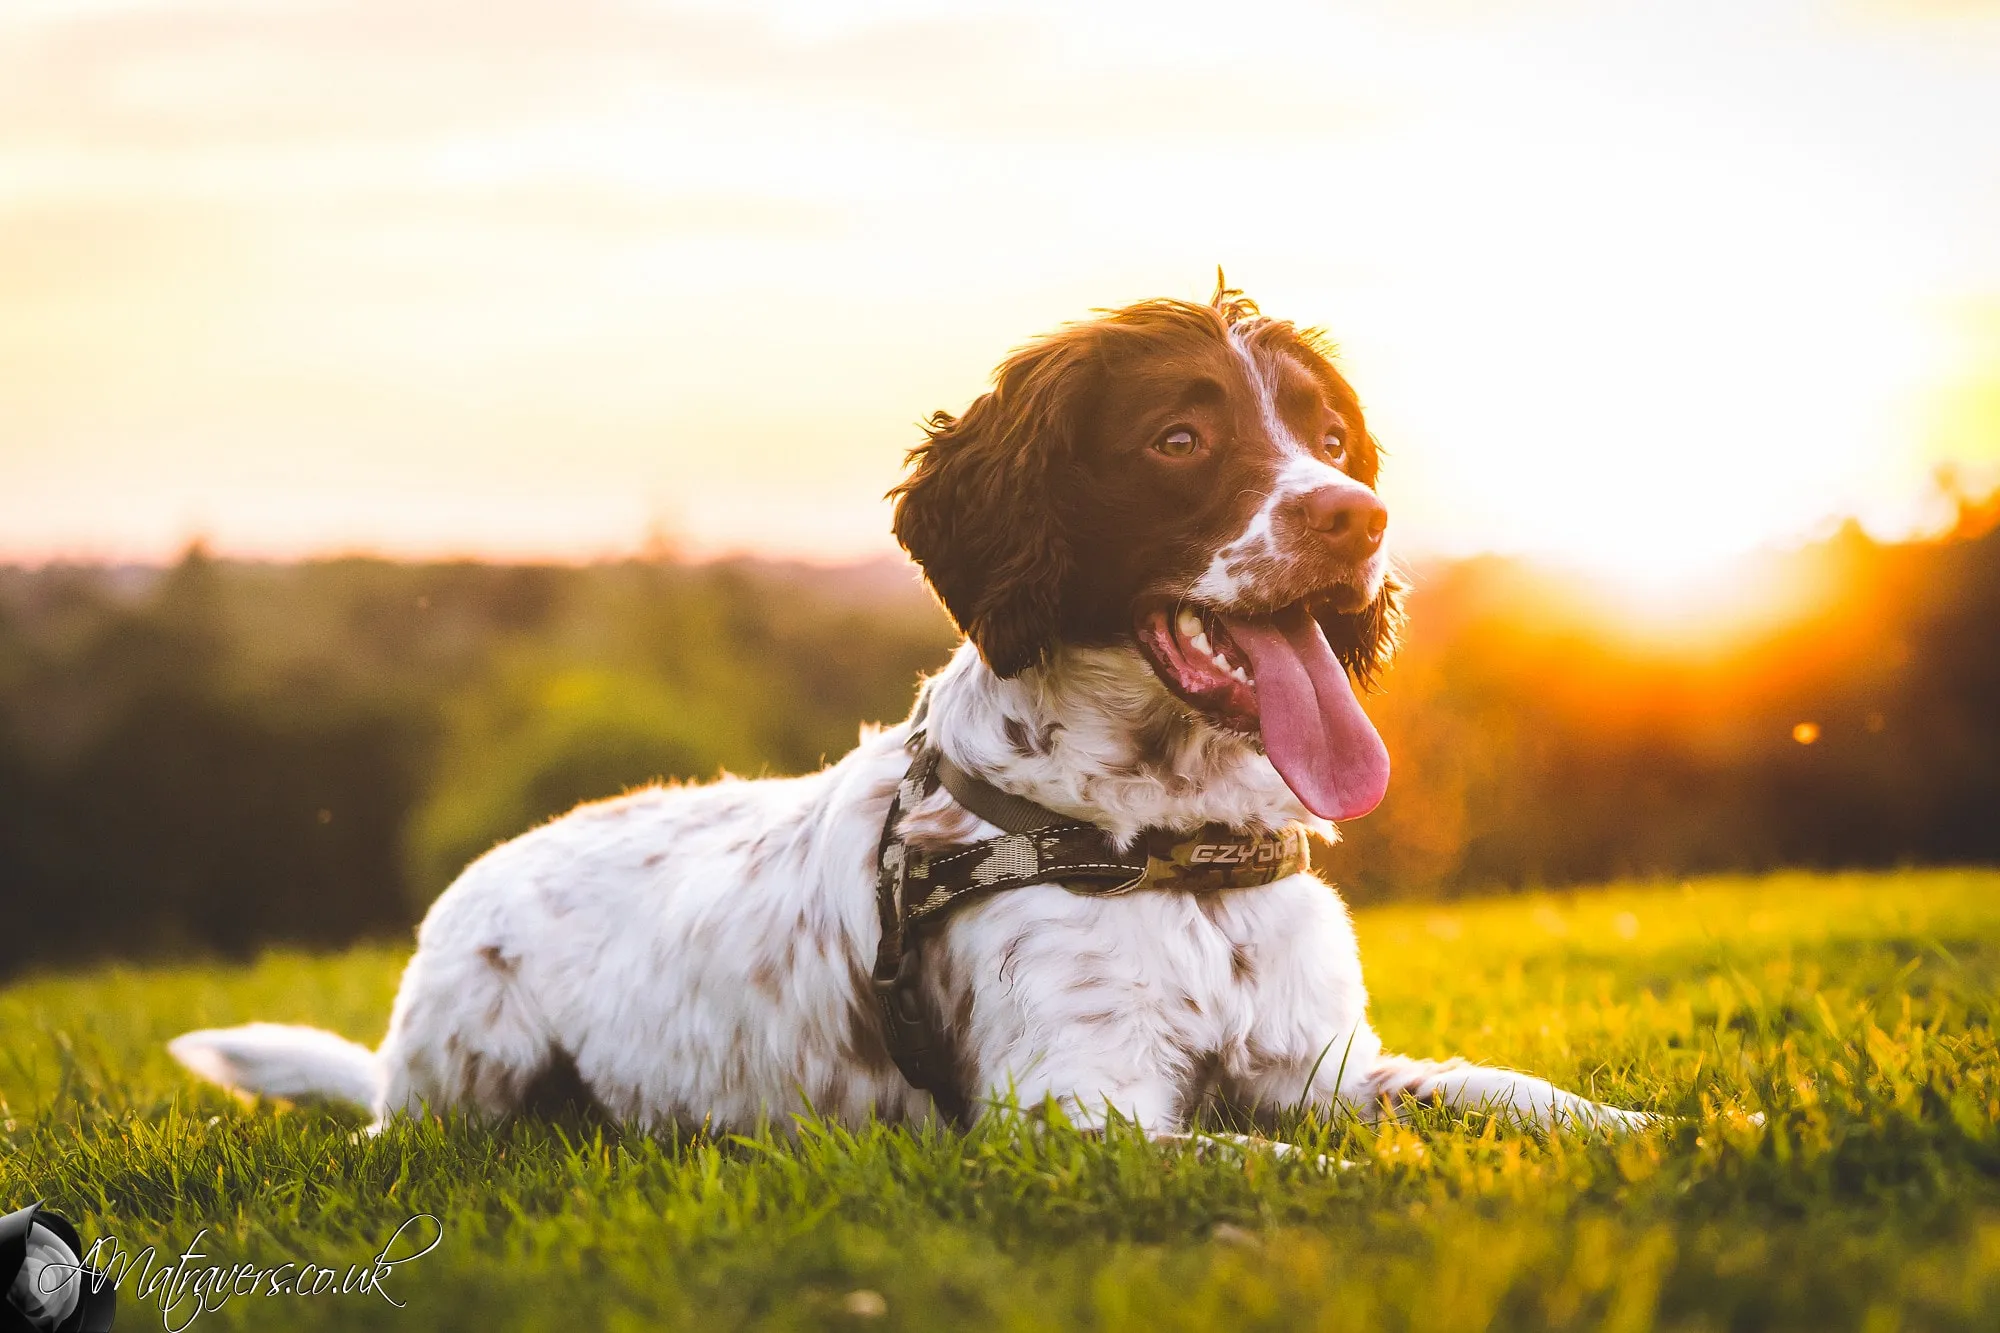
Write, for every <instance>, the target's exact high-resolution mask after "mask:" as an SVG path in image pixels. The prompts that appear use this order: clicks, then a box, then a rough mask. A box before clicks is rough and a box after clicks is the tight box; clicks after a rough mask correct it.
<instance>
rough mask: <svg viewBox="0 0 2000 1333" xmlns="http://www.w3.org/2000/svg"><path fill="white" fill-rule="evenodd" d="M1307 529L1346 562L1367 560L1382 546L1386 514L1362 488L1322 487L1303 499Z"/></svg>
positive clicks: (1387, 511)
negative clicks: (1347, 560) (1318, 536)
mask: <svg viewBox="0 0 2000 1333" xmlns="http://www.w3.org/2000/svg"><path fill="white" fill-rule="evenodd" d="M1306 526H1307V527H1308V528H1311V529H1312V530H1313V531H1314V532H1316V533H1318V534H1319V535H1320V539H1321V540H1323V541H1324V542H1325V543H1326V544H1327V546H1328V547H1330V548H1331V549H1332V550H1333V551H1334V552H1336V553H1337V554H1339V555H1342V556H1345V557H1346V558H1348V559H1349V560H1355V561H1360V560H1366V559H1367V558H1368V557H1369V556H1371V555H1373V554H1375V549H1376V548H1377V547H1379V546H1380V545H1381V544H1382V534H1383V533H1384V532H1385V531H1387V530H1388V527H1389V510H1388V507H1387V506H1386V505H1384V504H1383V503H1382V502H1381V500H1379V499H1377V498H1376V496H1375V492H1373V491H1371V490H1369V489H1368V488H1367V487H1365V486H1360V485H1353V486H1322V487H1320V488H1319V489H1318V490H1316V491H1312V492H1309V493H1308V494H1307V495H1306Z"/></svg>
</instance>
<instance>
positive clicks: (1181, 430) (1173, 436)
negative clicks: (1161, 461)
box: [1153, 426, 1201, 458]
mask: <svg viewBox="0 0 2000 1333" xmlns="http://www.w3.org/2000/svg"><path fill="white" fill-rule="evenodd" d="M1153 447H1154V448H1155V449H1157V450H1159V451H1160V452H1161V453H1163V454H1165V455H1166V456H1167V457H1168V458H1186V457H1188V456H1189V455H1190V454H1192V453H1194V451H1195V450H1197V449H1199V448H1201V436H1199V435H1196V434H1195V433H1194V431H1192V430H1190V429H1189V428H1188V427H1186V426H1176V427H1174V428H1173V429H1172V430H1170V431H1168V432H1167V433H1166V434H1165V435H1162V436H1161V437H1160V438H1159V439H1158V440H1157V441H1156V442H1155V443H1154V445H1153Z"/></svg>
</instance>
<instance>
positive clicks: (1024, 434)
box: [889, 329, 1095, 677]
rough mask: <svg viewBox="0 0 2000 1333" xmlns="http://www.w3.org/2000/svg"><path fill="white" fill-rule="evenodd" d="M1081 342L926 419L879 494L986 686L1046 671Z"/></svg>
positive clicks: (1054, 630) (1071, 337)
mask: <svg viewBox="0 0 2000 1333" xmlns="http://www.w3.org/2000/svg"><path fill="white" fill-rule="evenodd" d="M1093 364H1094V362H1093V358H1092V356H1091V348H1090V340H1089V335H1088V333H1087V331H1086V330H1082V329H1071V330H1066V331H1064V332H1062V333H1058V334H1055V335H1054V336H1052V337H1050V338H1046V339H1044V340H1042V341H1041V342H1038V343H1035V344H1033V345H1032V346H1030V347H1027V348H1025V349H1023V350H1021V351H1019V352H1016V353H1015V354H1014V355H1013V356H1011V357H1009V358H1008V359H1007V360H1006V362H1005V363H1004V364H1002V366H1001V367H1000V371H999V373H998V374H997V375H996V376H995V377H994V385H993V391H992V392H991V393H988V394H986V395H984V396H983V397H981V398H980V399H979V400H978V401H976V402H974V403H973V404H972V406H971V407H969V408H967V409H966V412H965V415H964V416H962V417H953V416H952V415H951V414H950V413H947V412H938V413H936V414H934V415H933V416H932V417H931V419H930V422H929V423H928V425H927V427H926V433H927V434H928V435H929V437H930V438H929V439H928V440H926V441H925V442H924V443H923V444H920V445H918V446H917V447H916V448H915V449H912V450H911V451H910V457H909V462H910V466H911V471H910V475H909V476H908V477H906V478H904V480H903V482H902V484H901V485H899V486H897V487H896V488H895V489H894V490H892V491H891V492H889V494H890V495H891V496H892V497H893V498H894V499H895V502H896V540H897V541H899V542H901V543H902V544H903V549H904V550H906V551H908V552H909V553H910V558H911V559H913V560H915V561H916V562H917V564H918V565H920V566H921V567H922V568H923V571H924V577H925V578H927V579H928V580H929V581H930V585H931V587H932V589H933V590H935V591H936V593H937V595H938V599H939V600H940V601H942V602H943V603H944V605H945V609H946V610H947V611H949V612H950V613H951V617H952V619H953V620H955V621H957V622H958V627H959V628H960V629H961V630H963V631H964V632H965V635H966V637H967V638H969V639H971V640H972V642H973V643H974V644H976V645H977V646H978V648H979V652H980V655H981V656H983V657H984V658H985V659H986V664H987V665H988V666H989V667H991V668H992V669H993V671H994V672H995V674H997V675H1000V676H1002V677H1008V676H1016V675H1019V674H1020V673H1021V672H1023V671H1025V670H1027V669H1028V668H1029V667H1031V666H1034V665H1036V664H1038V663H1040V662H1042V661H1043V660H1045V659H1046V658H1047V656H1048V654H1049V651H1050V649H1052V648H1053V647H1054V646H1055V643H1056V637H1057V634H1058V631H1059V629H1060V626H1061V623H1062V598H1063V588H1064V585H1065V584H1066V583H1067V582H1068V580H1069V576H1070V569H1071V563H1070V562H1071V551H1070V540H1069V534H1068V531H1067V529H1066V527H1065V525H1064V515H1065V513H1066V512H1067V510H1068V509H1069V507H1070V505H1071V504H1072V503H1073V501H1074V499H1075V489H1076V482H1075V477H1076V449H1077V435H1078V432H1079V431H1080V429H1081V422H1082V413H1083V411H1084V410H1085V404H1086V399H1087V395H1088V394H1089V393H1090V391H1091V388H1092V384H1093V381H1094V378H1095V376H1094V374H1093V371H1092V367H1093Z"/></svg>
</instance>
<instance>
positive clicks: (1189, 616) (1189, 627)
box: [1175, 609, 1208, 652]
mask: <svg viewBox="0 0 2000 1333" xmlns="http://www.w3.org/2000/svg"><path fill="white" fill-rule="evenodd" d="M1175 624H1176V625H1177V626H1178V627H1179V629H1180V632H1181V634H1182V636H1183V637H1185V638H1187V639H1189V640H1198V639H1199V638H1200V637H1201V617H1200V616H1198V615H1196V614H1195V613H1194V612H1192V611H1188V610H1185V609H1183V610H1182V611H1181V614H1180V619H1179V620H1177V621H1176V622H1175ZM1202 651H1203V652H1207V651H1208V649H1206V648H1203V649H1202Z"/></svg>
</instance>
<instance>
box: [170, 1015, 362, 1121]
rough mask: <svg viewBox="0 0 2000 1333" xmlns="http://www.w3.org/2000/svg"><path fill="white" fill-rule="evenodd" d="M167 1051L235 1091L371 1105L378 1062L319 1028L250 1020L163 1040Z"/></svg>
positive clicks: (204, 1075)
mask: <svg viewBox="0 0 2000 1333" xmlns="http://www.w3.org/2000/svg"><path fill="white" fill-rule="evenodd" d="M167 1054H169V1055H171V1056H173V1057H174V1059H176V1060H178V1061H180V1062H181V1063H182V1064H184V1065H186V1066H187V1067H188V1068H189V1069H191V1070H193V1071H194V1072H195V1073H197V1074H199V1075H200V1076H201V1077H203V1078H205V1079H207V1080H209V1081H210V1082H211V1083H220V1084H221V1085H222V1086H223V1087H225V1088H228V1089H230V1090H232V1091H235V1092H248V1093H255V1094H256V1095H257V1096H259V1097H284V1098H288V1099H290V1100H293V1101H334V1102H352V1103H354V1104H356V1105H357V1106H364V1107H367V1108H368V1109H369V1110H374V1109H375V1103H376V1101H377V1100H378V1099H379V1098H380V1096H381V1087H382V1067H381V1063H380V1062H379V1061H378V1060H377V1059H376V1058H375V1052H373V1051H371V1050H369V1049H368V1048H367V1047H366V1046H361V1045H358V1044H356V1043H354V1042H351V1041H349V1040H347V1039H346V1038H345V1037H340V1036H336V1035H335V1034H333V1033H331V1032H323V1031H321V1030H320V1029H318V1028H304V1027H292V1026H289V1025H287V1024H284V1023H250V1024H246V1025H245V1026H243V1027H240V1028H203V1029H202V1030H201V1031H199V1032H186V1033H182V1034H181V1035H180V1036H178V1037H175V1038H174V1039H173V1040H172V1041H170V1042H168V1043H167Z"/></svg>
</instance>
